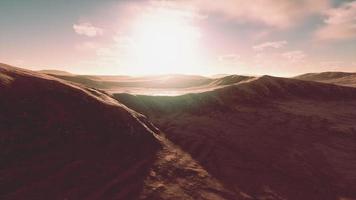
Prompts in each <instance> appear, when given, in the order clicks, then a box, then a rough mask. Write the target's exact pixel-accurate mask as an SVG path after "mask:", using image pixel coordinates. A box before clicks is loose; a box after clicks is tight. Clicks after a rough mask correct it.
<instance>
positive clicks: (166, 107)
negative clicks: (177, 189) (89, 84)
mask: <svg viewBox="0 0 356 200" xmlns="http://www.w3.org/2000/svg"><path fill="white" fill-rule="evenodd" d="M114 96H115V98H116V99H118V100H119V101H121V102H123V103H124V104H125V105H127V106H129V107H131V108H133V109H135V110H137V111H139V112H142V113H144V114H145V115H147V116H148V118H149V119H150V120H151V121H152V122H153V123H154V124H156V125H157V126H158V128H160V129H161V130H162V131H164V132H165V133H166V136H167V138H169V139H170V140H171V141H172V142H174V143H176V144H177V145H179V146H180V147H181V148H182V149H183V150H184V151H187V152H188V153H190V154H191V155H192V157H193V158H194V159H195V160H197V161H198V162H199V163H201V165H202V166H203V167H204V168H205V169H206V170H207V171H208V172H209V173H210V174H212V175H213V176H214V177H216V178H217V179H219V180H220V181H222V183H224V184H225V185H227V186H229V187H228V188H229V189H230V190H234V189H235V188H239V189H240V190H242V191H244V192H245V193H246V194H248V195H249V196H250V197H251V198H255V199H290V200H299V199H310V200H319V199H324V200H329V199H330V200H335V199H343V198H345V199H347V198H350V199H353V198H356V193H355V191H356V187H355V185H356V171H355V170H353V169H355V168H356V162H355V160H356V151H355V150H356V143H355V140H356V125H355V123H354V122H355V121H356V114H355V113H356V89H355V88H350V87H342V86H337V85H331V84H324V83H317V82H310V81H302V80H295V79H286V78H276V77H271V76H263V77H260V78H256V79H251V80H249V81H244V82H241V83H239V84H234V85H231V86H227V87H224V88H220V89H216V90H213V91H208V92H203V93H199V94H186V95H182V96H175V97H167V96H166V97H165V96H144V95H129V94H115V95H114Z"/></svg>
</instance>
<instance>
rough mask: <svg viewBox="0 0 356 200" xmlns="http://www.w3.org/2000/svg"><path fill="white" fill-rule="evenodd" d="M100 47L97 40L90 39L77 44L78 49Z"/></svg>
mask: <svg viewBox="0 0 356 200" xmlns="http://www.w3.org/2000/svg"><path fill="white" fill-rule="evenodd" d="M98 47H99V44H97V43H95V42H89V41H86V42H83V43H80V44H77V45H75V48H76V49H77V50H92V49H97V48H98Z"/></svg>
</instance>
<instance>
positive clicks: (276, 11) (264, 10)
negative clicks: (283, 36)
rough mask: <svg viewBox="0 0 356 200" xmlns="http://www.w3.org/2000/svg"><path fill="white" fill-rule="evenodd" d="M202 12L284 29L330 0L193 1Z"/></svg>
mask: <svg viewBox="0 0 356 200" xmlns="http://www.w3.org/2000/svg"><path fill="white" fill-rule="evenodd" d="M185 2H194V4H195V5H196V6H197V7H198V8H199V9H200V10H201V11H203V12H207V13H218V14H221V15H223V16H224V17H225V18H227V19H232V20H237V21H239V22H246V21H248V22H256V23H262V24H265V25H267V26H272V27H277V28H286V27H290V26H293V25H295V24H296V23H297V22H299V21H300V20H302V19H303V18H305V17H307V16H310V15H313V14H316V13H321V12H322V11H324V10H325V9H327V8H328V7H329V0H312V1H311V0H256V1H253V2H252V1H246V0H219V1H206V0H193V1H185Z"/></svg>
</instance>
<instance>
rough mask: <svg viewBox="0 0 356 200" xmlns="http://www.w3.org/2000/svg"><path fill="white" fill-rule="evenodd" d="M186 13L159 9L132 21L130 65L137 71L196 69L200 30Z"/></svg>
mask: <svg viewBox="0 0 356 200" xmlns="http://www.w3.org/2000/svg"><path fill="white" fill-rule="evenodd" d="M190 20H191V18H190V17H189V15H188V14H187V13H181V12H178V11H172V10H169V9H159V10H156V11H155V12H152V13H146V14H144V15H142V16H141V18H140V19H139V20H138V21H137V22H136V24H135V26H134V28H133V33H132V39H133V41H134V45H132V49H131V50H130V52H131V53H130V54H131V55H130V61H129V63H130V65H131V66H135V68H136V69H137V70H139V72H138V73H139V74H167V73H187V72H189V73H194V71H197V70H198V69H199V62H200V57H199V52H200V51H199V49H198V48H199V45H198V40H199V37H200V33H199V31H198V29H197V28H196V27H194V26H193V25H192V23H191V21H190Z"/></svg>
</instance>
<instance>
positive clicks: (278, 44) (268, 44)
mask: <svg viewBox="0 0 356 200" xmlns="http://www.w3.org/2000/svg"><path fill="white" fill-rule="evenodd" d="M286 44H287V41H285V40H281V41H271V42H264V43H262V44H258V45H255V46H253V47H252V48H253V49H254V50H255V51H263V50H265V49H268V48H274V49H279V48H282V47H283V46H285V45H286Z"/></svg>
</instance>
